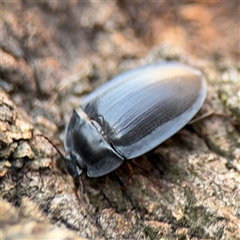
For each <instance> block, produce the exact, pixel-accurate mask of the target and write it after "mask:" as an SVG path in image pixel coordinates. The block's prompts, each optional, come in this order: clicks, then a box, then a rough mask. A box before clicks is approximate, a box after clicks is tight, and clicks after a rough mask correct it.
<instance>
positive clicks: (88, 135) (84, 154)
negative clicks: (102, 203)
mask: <svg viewBox="0 0 240 240" xmlns="http://www.w3.org/2000/svg"><path fill="white" fill-rule="evenodd" d="M64 146H65V150H66V153H67V155H66V157H65V164H66V167H67V169H68V171H69V173H70V174H71V175H72V176H73V177H77V176H79V175H80V174H81V173H82V170H86V171H87V175H88V176H89V177H99V176H102V175H105V174H107V173H109V172H111V171H113V170H114V169H116V168H118V167H119V166H120V165H121V164H122V162H123V161H124V158H123V157H122V156H121V155H119V154H118V153H117V152H116V151H115V150H114V149H113V148H112V147H111V146H110V145H109V143H108V142H107V141H106V139H105V138H104V137H103V136H102V134H101V133H100V132H99V131H98V130H97V128H96V127H95V126H94V125H93V124H92V123H91V122H90V121H89V120H88V119H86V118H85V117H84V116H83V114H80V113H79V112H78V111H76V110H74V112H73V115H72V118H71V120H70V122H69V125H68V127H67V132H66V137H65V142H64Z"/></svg>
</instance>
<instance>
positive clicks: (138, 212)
mask: <svg viewBox="0 0 240 240" xmlns="http://www.w3.org/2000/svg"><path fill="white" fill-rule="evenodd" d="M0 7H1V9H0V11H1V13H0V18H1V19H0V20H1V25H0V31H1V35H0V193H1V198H0V201H1V205H0V213H1V215H0V218H1V219H0V221H1V238H2V239H50V238H51V239H240V136H239V132H240V128H239V122H240V100H239V98H240V80H239V71H240V68H239V59H240V52H239V47H238V46H239V45H238V44H239V40H240V39H239V34H238V33H239V27H240V21H239V7H240V3H239V2H217V1H216V2H209V3H200V2H198V1H194V2H192V3H191V4H189V3H176V2H162V1H160V2H151V3H149V2H146V3H145V2H135V3H133V2H129V1H110V2H81V1H74V2H73V1H48V2H39V3H37V2H32V1H29V2H28V1H18V2H11V1H2V2H1V3H0ZM161 60H176V61H181V62H184V63H187V64H189V65H192V66H194V67H196V68H199V69H200V70H201V71H203V72H204V74H205V75H206V78H207V81H208V96H207V99H206V101H205V103H204V105H203V107H202V109H201V111H200V112H199V114H198V116H201V115H202V114H205V113H207V112H211V111H213V112H215V114H213V115H211V116H209V117H207V118H204V119H202V120H200V121H198V122H195V123H193V124H191V125H188V126H186V127H185V128H184V129H182V130H181V131H180V132H179V133H177V134H176V135H175V136H173V137H172V138H170V139H169V140H167V141H166V142H164V143H163V144H161V145H160V146H159V147H157V148H156V149H155V150H153V151H151V152H150V153H148V154H146V155H143V156H141V157H139V158H137V159H134V160H132V161H126V162H124V164H123V165H122V166H121V167H120V168H118V169H117V170H116V171H114V172H112V173H111V174H108V175H106V176H104V177H101V178H95V179H90V178H88V177H87V176H86V175H85V174H83V175H82V177H81V180H82V183H83V192H81V191H79V189H77V188H76V185H75V183H74V180H73V179H72V177H71V176H70V175H69V174H68V173H67V171H66V169H65V165H64V162H63V159H62V158H61V156H60V155H59V153H58V152H57V151H56V150H55V149H54V148H53V146H52V145H51V144H50V143H49V141H48V140H47V139H46V138H45V137H44V136H46V137H47V138H49V139H51V141H52V142H53V143H54V145H56V146H57V147H58V148H59V149H60V150H61V151H62V152H63V151H64V150H63V139H64V128H65V125H66V124H67V122H68V121H69V118H70V116H71V113H72V111H73V109H74V108H76V107H78V106H79V104H80V101H81V99H82V98H83V97H84V96H85V95H86V94H88V93H89V92H90V91H92V90H93V89H94V88H96V87H98V86H100V85H101V84H103V83H104V82H106V81H107V80H109V79H111V78H112V77H113V76H115V75H117V74H118V73H121V72H123V71H126V70H128V69H132V68H134V67H137V66H140V65H142V64H146V63H149V62H155V61H161ZM39 134H40V135H39ZM41 135H43V136H41Z"/></svg>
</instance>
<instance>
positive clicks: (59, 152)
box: [34, 133, 64, 159]
mask: <svg viewBox="0 0 240 240" xmlns="http://www.w3.org/2000/svg"><path fill="white" fill-rule="evenodd" d="M34 136H35V137H42V138H44V139H45V140H47V141H48V142H49V143H50V144H51V145H52V147H53V148H54V149H55V150H56V151H57V152H58V154H59V155H60V156H61V157H62V158H63V159H64V154H63V153H62V152H61V151H60V150H59V149H58V148H57V147H56V146H55V144H54V143H53V142H52V141H51V140H50V139H49V138H48V137H46V136H44V135H43V134H39V133H38V134H35V135H34Z"/></svg>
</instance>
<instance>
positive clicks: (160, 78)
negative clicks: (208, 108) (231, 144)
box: [64, 62, 207, 177]
mask: <svg viewBox="0 0 240 240" xmlns="http://www.w3.org/2000/svg"><path fill="white" fill-rule="evenodd" d="M206 94H207V84H206V80H205V77H204V76H203V75H202V74H201V72H200V71H197V70H195V69H193V68H191V67H188V66H186V65H183V64H180V63H177V62H168V63H167V62H164V63H155V64H151V65H148V66H145V67H140V68H137V69H134V70H131V71H128V72H126V73H124V74H121V75H119V76H118V77H116V78H114V79H113V80H111V81H109V82H108V83H106V84H105V85H103V86H102V87H100V88H99V89H97V90H95V91H94V92H92V93H91V94H90V95H88V96H87V97H86V98H85V99H84V100H83V102H82V104H81V108H82V110H81V111H78V110H74V112H73V115H72V118H71V120H70V122H69V124H68V127H67V130H66V137H65V142H64V146H65V150H66V153H67V155H66V157H65V163H66V167H67V169H68V171H69V172H70V174H71V175H72V176H73V177H77V176H79V175H80V174H81V173H82V171H83V170H86V171H87V175H88V176H89V177H99V176H103V175H105V174H107V173H109V172H111V171H113V170H114V169H116V168H118V167H119V166H120V165H121V164H122V162H123V161H124V160H125V159H132V158H135V157H138V156H140V155H142V154H144V153H146V152H148V151H150V150H152V149H153V148H155V147H156V146H158V145H159V144H160V143H162V142H163V141H165V140H166V139H168V138H169V137H171V136H172V135H173V134H175V133H176V132H177V131H179V130H180V129H181V128H182V127H183V126H185V125H186V124H187V123H188V122H189V121H190V120H191V119H192V118H193V116H194V115H195V114H196V113H197V112H198V110H199V109H200V108H201V106H202V104H203V102H204V100H205V98H206Z"/></svg>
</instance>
